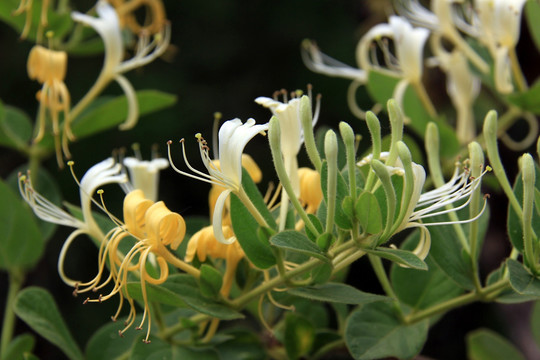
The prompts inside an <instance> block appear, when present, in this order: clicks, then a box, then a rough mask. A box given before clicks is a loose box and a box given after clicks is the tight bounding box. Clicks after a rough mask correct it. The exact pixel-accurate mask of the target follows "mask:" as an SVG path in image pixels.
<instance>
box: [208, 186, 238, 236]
mask: <svg viewBox="0 0 540 360" xmlns="http://www.w3.org/2000/svg"><path fill="white" fill-rule="evenodd" d="M230 193H231V190H225V191H223V192H222V193H221V194H220V195H219V197H218V199H217V201H216V207H215V208H214V216H213V217H212V227H213V228H214V236H215V237H216V239H217V241H219V242H220V243H222V244H232V243H233V242H235V241H236V238H235V237H234V236H232V237H229V238H228V239H225V235H224V234H223V226H222V218H223V209H224V208H225V201H227V199H228V198H229V194H230Z"/></svg>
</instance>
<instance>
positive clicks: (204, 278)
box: [199, 264, 223, 299]
mask: <svg viewBox="0 0 540 360" xmlns="http://www.w3.org/2000/svg"><path fill="white" fill-rule="evenodd" d="M200 270H201V277H200V278H199V286H200V289H201V294H203V296H206V297H208V298H211V299H217V298H218V297H219V291H220V290H221V285H222V284H223V275H221V273H220V272H219V271H218V270H216V269H215V268H213V267H211V266H210V265H207V264H202V266H201V269H200Z"/></svg>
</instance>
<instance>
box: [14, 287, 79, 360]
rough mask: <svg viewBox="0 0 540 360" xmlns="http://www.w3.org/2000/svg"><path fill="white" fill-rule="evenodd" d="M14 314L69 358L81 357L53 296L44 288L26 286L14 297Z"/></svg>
mask: <svg viewBox="0 0 540 360" xmlns="http://www.w3.org/2000/svg"><path fill="white" fill-rule="evenodd" d="M14 311H15V314H17V316H18V317H20V318H21V319H22V320H23V321H24V322H25V323H26V324H28V326H30V327H31V328H32V329H33V330H34V331H35V332H37V333H38V334H39V335H41V336H43V337H44V338H45V339H47V340H49V341H50V342H51V343H53V344H54V345H56V346H58V347H59V348H60V349H61V350H62V351H63V352H64V354H66V355H67V357H68V358H70V359H83V355H82V353H81V350H79V347H78V346H77V344H76V343H75V340H74V339H73V337H72V336H71V334H70V332H69V330H68V328H67V327H66V324H65V323H64V320H63V319H62V315H61V314H60V312H59V311H58V307H57V306H56V303H55V302H54V299H53V297H52V296H51V295H50V294H49V293H48V292H47V291H46V290H44V289H41V288H38V287H28V288H26V289H24V290H22V291H21V292H20V293H19V294H18V295H17V297H16V298H15V306H14Z"/></svg>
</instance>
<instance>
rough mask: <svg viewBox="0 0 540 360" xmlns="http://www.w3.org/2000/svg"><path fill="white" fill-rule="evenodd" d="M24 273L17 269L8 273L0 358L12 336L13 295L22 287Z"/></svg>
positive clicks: (13, 324) (13, 318)
mask: <svg viewBox="0 0 540 360" xmlns="http://www.w3.org/2000/svg"><path fill="white" fill-rule="evenodd" d="M23 281H24V274H23V273H22V272H19V271H18V270H13V271H12V272H10V273H9V288H8V293H7V299H6V308H5V310H4V322H3V323H2V337H1V340H0V358H2V359H3V358H4V356H5V353H6V350H7V348H8V345H9V343H10V342H11V339H12V338H13V330H14V327H15V312H14V311H13V306H14V305H15V304H14V303H15V297H16V296H17V293H18V292H19V290H20V289H21V287H22V284H23Z"/></svg>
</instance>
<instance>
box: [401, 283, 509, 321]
mask: <svg viewBox="0 0 540 360" xmlns="http://www.w3.org/2000/svg"><path fill="white" fill-rule="evenodd" d="M508 284H509V280H508V279H502V280H499V281H498V282H496V283H494V284H491V285H489V286H486V287H485V288H483V289H482V291H481V292H476V291H475V292H470V293H467V294H463V295H461V296H458V297H456V298H453V299H450V300H448V301H445V302H443V303H440V304H437V305H434V306H432V307H430V308H427V309H425V310H422V311H418V312H416V313H412V314H410V315H407V316H405V318H404V321H405V323H406V324H413V323H416V322H418V321H421V320H424V319H427V318H430V317H432V316H434V315H438V314H442V313H445V312H447V311H449V310H451V309H453V308H456V307H460V306H463V305H467V304H470V303H472V302H474V301H477V300H484V299H487V298H489V296H490V295H492V294H494V293H497V292H499V291H501V290H502V289H504V288H505V287H507V286H508Z"/></svg>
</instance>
